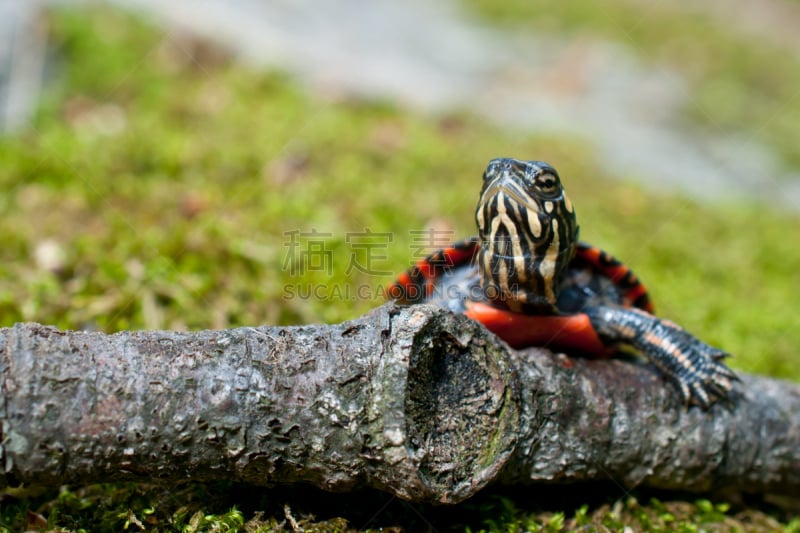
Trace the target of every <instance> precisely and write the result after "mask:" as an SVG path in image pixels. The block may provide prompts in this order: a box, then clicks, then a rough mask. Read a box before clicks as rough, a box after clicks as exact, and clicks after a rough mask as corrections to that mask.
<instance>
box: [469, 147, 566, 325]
mask: <svg viewBox="0 0 800 533" xmlns="http://www.w3.org/2000/svg"><path fill="white" fill-rule="evenodd" d="M475 219H476V221H477V223H478V232H479V233H480V240H481V247H480V253H479V255H478V267H479V269H480V272H481V287H482V289H483V291H484V294H486V296H487V297H488V298H489V299H490V300H492V301H493V302H495V303H498V304H501V305H504V306H506V307H508V308H509V309H510V310H512V311H517V312H538V313H550V312H555V310H556V308H555V304H556V299H557V298H558V284H559V283H560V281H561V277H562V275H563V273H564V271H565V269H566V266H567V264H568V263H569V261H570V260H571V259H572V256H573V255H574V253H575V244H576V243H577V240H578V223H577V219H576V217H575V211H574V209H573V208H572V203H571V202H570V200H569V198H568V197H567V194H566V192H565V191H564V187H563V186H562V185H561V180H560V179H559V177H558V172H556V169H554V168H553V167H551V166H550V165H548V164H547V163H544V162H541V161H520V160H517V159H510V158H499V159H493V160H492V161H490V162H489V165H488V166H487V167H486V172H484V174H483V187H482V189H481V196H480V200H479V201H478V208H477V210H476V212H475Z"/></svg>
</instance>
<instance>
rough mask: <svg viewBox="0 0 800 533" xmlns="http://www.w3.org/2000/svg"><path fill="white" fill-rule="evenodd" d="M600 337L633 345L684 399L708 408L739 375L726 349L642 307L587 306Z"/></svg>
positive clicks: (721, 396) (606, 340) (610, 341)
mask: <svg viewBox="0 0 800 533" xmlns="http://www.w3.org/2000/svg"><path fill="white" fill-rule="evenodd" d="M584 312H585V313H586V314H587V315H589V320H590V322H591V324H592V326H593V327H594V329H595V331H597V333H598V335H599V336H600V338H601V339H602V340H603V341H605V342H608V343H610V344H611V343H625V344H628V345H630V346H633V347H634V348H636V349H637V350H638V351H640V352H641V353H642V354H643V355H644V356H646V357H647V359H648V360H650V361H651V362H652V363H653V364H655V365H656V366H658V367H659V368H660V369H661V371H662V372H663V373H664V374H665V375H666V376H667V377H668V378H669V379H671V380H673V381H674V382H675V383H676V384H677V386H678V389H679V390H680V393H681V396H682V397H683V400H684V402H685V403H686V405H687V406H688V405H689V404H696V405H699V406H701V407H702V408H704V409H707V408H708V407H710V406H711V404H713V403H714V402H715V401H717V400H720V399H723V398H725V396H726V394H727V393H728V391H730V390H731V388H732V387H733V382H734V381H737V380H738V378H737V377H736V374H734V373H733V371H732V370H731V369H730V368H728V367H727V366H726V365H725V363H724V362H723V359H724V358H725V357H727V356H728V354H727V353H725V352H724V351H722V350H720V349H718V348H714V347H713V346H709V345H708V344H705V343H704V342H702V341H700V340H699V339H697V338H696V337H694V336H693V335H691V334H690V333H689V332H687V331H686V330H684V329H683V328H681V327H680V326H678V325H677V324H674V323H672V322H670V321H669V320H663V319H660V318H657V317H655V316H653V315H651V314H649V313H646V312H644V311H641V310H639V309H630V308H622V307H616V306H596V307H589V308H587V309H584Z"/></svg>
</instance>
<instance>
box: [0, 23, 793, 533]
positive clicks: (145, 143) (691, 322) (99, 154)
mask: <svg viewBox="0 0 800 533" xmlns="http://www.w3.org/2000/svg"><path fill="white" fill-rule="evenodd" d="M52 30H53V34H54V39H53V41H54V44H55V45H56V47H57V51H58V57H59V58H61V60H62V61H61V62H60V63H59V64H57V65H56V69H55V72H56V73H57V76H56V81H55V84H54V86H53V87H52V88H51V90H50V92H49V93H48V95H47V98H46V101H45V103H44V104H43V106H42V109H41V111H40V113H39V115H38V117H37V119H36V122H35V124H34V125H33V127H31V128H30V129H29V130H27V131H24V132H22V133H20V134H18V135H16V136H13V137H9V138H6V139H4V140H2V141H0V161H3V164H2V166H0V187H2V190H3V191H4V194H3V195H0V242H3V246H2V247H0V324H2V325H10V324H12V323H14V322H16V321H38V322H43V323H47V324H54V325H57V326H60V327H63V328H91V329H99V330H103V331H109V332H110V331H117V330H121V329H140V328H170V329H201V328H224V327H235V326H241V325H254V324H292V323H306V322H319V321H329V322H332V321H340V320H344V319H347V318H352V317H355V316H357V315H359V314H361V313H363V312H365V311H367V310H368V309H370V308H372V307H373V306H375V305H378V304H379V303H380V302H381V298H380V295H379V294H378V292H379V291H378V289H377V288H378V287H380V286H382V285H384V284H386V283H389V282H390V281H391V280H392V278H393V276H394V273H396V272H398V271H401V270H403V269H404V268H406V267H407V266H408V265H409V264H410V263H411V261H412V259H413V258H414V257H415V256H418V254H419V253H420V252H424V251H430V250H429V249H428V250H422V251H420V250H419V248H420V244H423V245H424V244H425V243H419V242H417V241H415V238H416V237H415V234H412V233H411V231H414V230H424V229H425V228H439V229H446V228H452V230H453V232H454V233H453V236H454V237H461V236H467V235H470V234H472V233H473V232H474V221H473V219H472V216H473V209H474V203H475V201H476V195H477V188H478V186H479V181H480V176H481V172H482V169H483V167H484V165H485V163H486V161H487V160H489V159H490V158H492V157H496V156H499V155H511V156H517V157H523V158H537V159H543V160H546V161H549V162H551V163H553V164H554V165H555V166H556V167H557V168H558V169H559V171H560V173H561V175H562V177H563V179H564V181H565V183H566V185H567V187H568V189H569V192H570V196H571V197H572V199H573V202H574V203H575V205H576V207H577V209H578V214H579V220H580V223H581V227H582V235H583V237H584V238H585V239H586V240H588V241H591V242H594V243H597V244H600V245H602V246H603V247H604V248H606V249H608V250H610V251H613V252H614V253H615V254H616V255H618V256H619V257H621V258H623V259H625V260H626V262H628V263H629V264H631V265H632V266H633V267H634V268H635V269H636V271H637V273H638V274H639V275H640V276H641V277H642V278H643V280H644V281H645V282H646V283H647V284H648V286H649V287H650V289H651V292H652V293H653V296H654V298H655V301H656V304H657V306H658V309H659V311H660V312H661V313H662V314H664V315H666V316H669V317H670V318H672V319H674V320H676V321H678V322H680V323H682V324H684V325H685V326H687V327H688V328H689V329H690V330H692V331H693V332H695V333H696V334H698V336H700V337H701V338H703V339H705V340H707V341H709V342H711V343H714V344H717V345H720V346H722V347H724V348H726V349H728V350H729V351H731V352H733V353H734V354H735V355H736V357H735V359H734V360H733V362H732V365H733V366H735V367H736V368H738V369H743V370H748V371H754V372H760V373H766V374H770V375H774V376H782V377H786V378H790V379H795V380H800V368H798V366H797V365H796V364H794V363H793V362H792V361H793V360H796V357H797V352H796V350H797V348H798V347H799V346H800V327H798V326H800V323H799V321H798V318H797V314H796V309H797V302H796V297H797V294H796V291H795V285H794V283H795V280H796V277H797V272H798V271H800V249H798V247H797V245H796V244H797V243H796V236H797V235H800V218H798V217H797V216H795V215H789V214H786V213H777V212H771V211H770V210H769V209H768V208H767V207H766V206H764V205H755V204H739V205H725V206H722V205H717V206H708V205H699V204H697V203H695V202H693V201H690V200H687V199H685V198H681V197H677V196H669V195H655V194H653V193H648V192H645V191H643V190H642V189H641V188H639V187H637V186H636V185H631V184H626V183H622V182H619V181H614V180H611V179H610V177H609V176H607V175H606V174H604V172H605V169H604V168H603V167H602V165H600V164H599V163H598V161H597V159H596V158H595V157H594V155H593V153H592V150H591V147H589V146H586V145H584V144H581V143H580V142H579V141H576V140H574V139H570V138H561V137H556V136H552V135H546V136H528V135H520V134H519V133H516V132H505V131H498V130H495V129H492V128H491V127H489V126H487V125H486V124H485V122H484V121H482V120H480V119H478V118H475V117H472V116H470V115H469V114H468V113H455V114H451V115H448V116H444V117H437V118H431V117H426V116H418V115H415V114H413V113H410V112H408V111H407V110H404V109H401V108H398V107H396V106H395V105H393V104H392V103H390V102H365V101H361V100H350V99H344V100H330V99H326V98H324V97H321V96H317V95H314V94H310V93H308V92H306V91H304V90H303V89H301V88H299V87H298V86H297V85H296V84H295V83H294V82H293V81H292V80H290V79H288V78H287V77H285V76H283V75H280V74H276V73H266V74H265V73H255V72H252V71H249V70H247V69H245V68H243V67H241V66H239V65H236V64H235V63H232V62H231V61H229V60H228V59H227V58H226V57H225V55H224V53H221V52H220V51H218V50H215V49H213V48H212V47H209V46H208V45H207V44H206V43H202V42H197V41H191V40H187V39H180V40H179V39H176V38H175V37H171V36H166V35H164V34H160V33H159V32H158V31H155V30H153V29H152V28H149V27H147V26H145V25H144V24H142V23H140V22H138V21H136V20H134V19H132V18H130V17H127V16H123V15H121V14H119V13H117V12H114V11H106V10H101V11H93V12H91V13H90V14H86V13H78V12H72V13H70V12H65V13H59V14H58V15H57V16H54V17H53V19H52ZM97 50H102V51H103V53H97ZM312 230H317V231H319V232H323V233H329V234H330V235H329V236H325V237H315V238H308V237H302V238H301V240H300V241H299V246H300V247H299V248H297V249H295V252H297V255H295V256H294V257H288V256H287V254H288V253H289V251H290V247H289V246H287V244H290V234H291V232H297V231H299V232H303V233H308V232H311V231H312ZM366 230H370V231H372V232H375V233H379V234H389V235H391V239H392V240H391V242H389V241H388V237H385V236H380V235H379V236H378V237H375V236H373V237H372V238H371V240H370V242H371V243H372V244H373V245H374V246H375V248H374V249H373V251H372V254H373V255H372V259H373V264H372V269H371V271H370V272H366V273H365V272H360V271H359V270H358V269H352V271H350V272H349V273H348V267H349V266H351V261H352V260H353V259H355V260H357V261H359V262H361V263H365V262H366V261H367V257H366V255H365V253H366V252H365V251H364V249H363V248H358V244H359V243H360V244H363V243H364V241H363V233H364V232H365V231H366ZM359 234H362V235H359ZM359 239H362V240H359ZM314 246H318V247H320V248H314ZM423 248H424V246H423ZM315 250H316V251H317V252H320V253H322V255H319V254H317V253H316V252H315ZM303 252H308V253H311V255H306V256H303V255H302V253H303ZM327 252H329V253H330V255H329V256H327V255H324V254H325V253H327ZM304 257H305V259H310V258H316V259H320V258H323V259H324V258H329V260H328V259H325V260H326V261H329V262H328V263H324V264H322V265H321V266H322V268H320V269H317V268H315V266H316V265H314V264H304V263H303V259H304ZM287 259H288V261H287ZM328 266H330V273H329V272H328V271H327V267H328ZM304 267H305V268H304ZM293 268H294V270H295V272H292V270H293ZM309 286H316V287H320V286H322V287H323V290H322V291H321V292H320V293H318V294H317V296H319V297H310V298H299V297H295V298H288V297H287V296H288V295H289V294H290V292H291V293H293V294H295V295H296V294H297V293H298V291H300V290H301V289H304V288H308V287H309ZM362 288H363V289H362ZM347 291H350V293H356V294H355V296H358V297H353V298H350V297H348V293H347ZM358 291H362V292H361V293H360V294H357V292H358ZM253 492H256V493H258V494H262V493H260V492H259V491H253V490H252V489H249V490H238V491H237V490H233V489H229V488H226V487H223V488H218V487H214V486H212V487H193V486H189V487H186V488H184V489H181V490H180V491H169V493H168V494H165V491H163V489H158V488H154V487H149V486H140V485H112V486H96V487H88V488H80V489H79V488H70V489H66V488H65V489H63V490H62V491H61V492H59V491H55V490H54V491H45V492H43V493H41V494H37V493H29V492H21V493H20V492H14V491H10V492H7V493H6V494H5V495H4V496H3V498H4V500H3V502H4V504H3V506H2V509H0V526H4V527H7V528H9V529H10V530H15V529H19V528H21V527H22V524H23V523H24V521H25V520H26V515H25V512H26V510H31V511H35V512H37V513H39V514H40V515H41V517H42V519H43V520H45V521H46V522H47V524H48V526H49V527H51V528H56V527H64V528H68V529H80V528H85V529H87V530H103V529H105V530H120V529H121V528H123V527H124V526H125V524H126V523H127V524H128V529H131V530H136V529H138V525H137V521H138V522H139V523H141V524H143V525H144V527H149V528H157V529H159V530H164V531H180V530H186V531H190V530H212V529H213V528H214V527H215V524H216V527H217V528H218V529H217V530H225V528H230V529H236V528H237V527H239V524H240V523H241V522H242V521H245V522H248V523H249V524H250V525H249V526H247V527H249V528H250V530H258V528H259V527H261V526H263V527H264V528H265V530H271V529H270V528H273V529H274V528H276V527H277V524H279V523H281V522H282V521H285V520H287V519H286V517H285V511H284V510H283V507H282V504H283V502H284V500H283V498H284V494H283V493H282V492H279V493H274V492H267V491H265V492H263V495H264V496H263V498H262V499H260V500H259V499H258V498H256V501H255V502H254V501H253V494H252V493H253ZM571 496H572V501H571V502H570V503H569V504H568V505H566V506H564V505H560V504H557V503H553V504H552V505H550V504H539V505H536V504H531V503H530V502H532V501H535V502H539V501H543V500H541V499H530V500H529V499H525V498H524V497H519V496H517V497H514V496H503V497H500V496H492V495H491V494H489V495H486V496H481V498H479V499H477V500H475V501H474V502H472V503H469V504H468V506H466V507H460V508H459V509H460V510H458V509H457V510H455V511H442V510H441V509H440V510H429V509H426V510H425V513H430V514H425V516H426V517H428V516H430V517H433V518H430V519H431V520H435V517H440V518H438V519H436V520H440V521H441V522H436V523H437V524H439V527H440V529H444V525H446V524H447V523H448V522H447V520H449V519H455V517H459V516H460V514H461V513H462V512H463V513H467V511H469V512H468V513H467V515H468V516H469V517H470V520H471V521H470V522H468V523H467V522H458V523H459V524H463V525H464V526H465V527H466V526H467V525H469V527H471V528H472V530H473V531H477V530H480V529H486V530H491V531H499V530H504V531H505V530H507V531H518V530H523V529H524V528H525V527H529V526H533V525H542V526H543V527H544V526H546V528H547V529H548V530H554V531H559V530H561V529H563V528H569V527H578V526H579V525H580V524H581V523H582V522H581V521H583V520H590V521H593V522H591V523H592V524H601V523H602V524H606V525H607V526H608V527H617V525H619V524H632V527H640V526H641V527H644V526H642V524H644V523H645V522H643V520H645V519H646V520H650V523H655V522H654V521H656V520H661V522H659V524H660V523H662V522H663V528H662V530H665V531H666V530H691V529H687V528H689V525H690V524H692V523H694V522H696V521H698V520H700V519H701V518H703V517H706V518H707V517H709V516H713V517H716V518H715V520H716V521H717V522H721V521H722V522H724V520H729V519H730V520H734V519H735V520H741V517H740V514H737V513H741V512H753V513H756V514H758V516H759V517H760V518H759V519H760V520H769V518H768V517H767V516H766V515H763V514H759V513H758V512H757V511H747V510H746V508H744V510H741V509H735V510H733V511H730V512H727V509H723V508H722V507H719V505H723V506H724V504H722V503H720V502H716V503H715V504H708V505H711V508H710V510H709V508H708V505H706V504H701V503H698V502H694V501H692V502H683V501H672V502H670V501H667V502H666V503H663V504H662V503H658V502H657V503H653V502H650V503H648V504H646V505H641V506H640V505H639V503H638V502H637V500H628V499H626V498H625V497H624V495H617V496H616V497H613V498H612V497H611V496H609V497H608V498H606V499H600V500H598V499H597V498H596V497H592V498H590V497H589V496H588V495H587V496H586V501H590V502H591V506H590V507H587V508H585V509H584V508H583V507H580V506H581V505H582V504H583V503H585V502H575V501H574V494H573V495H571ZM314 498H320V497H319V495H315V496H314ZM618 498H621V499H619V500H618V501H619V502H621V503H617V504H615V503H614V501H615V500H616V499H618ZM643 498H644V500H643V501H647V500H648V498H647V497H646V496H643ZM322 499H323V500H324V499H325V498H322ZM336 501H337V502H341V501H342V500H336ZM344 501H347V500H346V499H345V500H344ZM9 502H10V503H9ZM297 502H299V503H297ZM358 502H360V500H358ZM358 502H357V501H355V500H353V501H351V502H350V505H351V506H356V507H357V506H358V505H357V503H358ZM381 505H382V504H381ZM403 505H405V504H402V505H401V504H400V503H396V505H395V507H397V509H396V510H395V511H394V512H393V513H391V514H388V515H386V514H384V515H381V516H380V517H378V518H377V519H376V520H374V521H373V522H368V520H369V519H370V516H369V515H366V516H364V515H359V514H358V513H356V512H354V513H353V514H348V515H347V517H348V518H347V519H348V520H350V523H349V526H350V527H356V528H359V527H361V525H362V524H367V525H368V527H379V526H392V525H396V524H401V525H402V524H406V525H408V524H417V525H420V524H421V523H420V521H419V517H418V516H417V515H416V514H415V513H414V510H413V509H412V508H411V507H408V506H407V507H403ZM548 505H550V506H549V507H548ZM665 505H666V507H664V509H666V510H664V511H662V507H663V506H665ZM470 506H471V507H470ZM659 506H662V507H659ZM290 507H291V509H296V508H298V507H299V508H303V509H306V511H303V512H300V511H296V513H297V516H296V517H295V518H296V519H298V520H301V521H303V520H305V522H303V523H304V524H306V525H314V524H317V526H315V527H318V528H319V529H320V530H327V531H332V530H343V529H344V527H345V526H344V525H343V524H344V523H345V522H344V521H345V518H344V517H342V516H340V515H337V514H336V511H334V512H333V513H332V514H330V515H324V513H323V514H320V513H318V510H317V507H315V505H311V504H309V502H308V501H305V500H304V499H303V496H302V493H301V494H300V496H295V497H294V499H293V500H292V504H291V506H290ZM344 507H346V505H345V506H344ZM234 508H236V509H242V511H238V510H232V509H234ZM377 508H380V506H376V507H375V509H377ZM581 509H583V510H581ZM676 509H680V510H681V511H680V512H678V511H676ZM258 510H266V513H267V514H265V515H264V516H262V518H260V519H259V518H257V517H256V515H255V512H256V511H258ZM341 512H342V513H344V511H341ZM448 512H450V513H451V514H447V513H448ZM559 513H561V514H559ZM665 513H666V514H665ZM681 513H683V514H681ZM311 514H317V515H318V516H317V518H316V519H312V518H310V515H311ZM662 515H663V516H662ZM667 515H670V516H672V517H673V518H672V519H669V520H668V519H667V518H664V516H667ZM442 516H444V517H445V518H441V517H442ZM720 516H724V517H725V518H724V519H722V518H720ZM354 517H358V518H354ZM643 517H644V518H643ZM737 517H738V518H737ZM27 519H28V520H30V517H28V518H27ZM458 519H459V520H460V518H458ZM703 519H704V520H705V518H703ZM717 519H718V520H717ZM254 520H255V521H254ZM709 520H711V519H710V518H709ZM262 522H263V524H262ZM329 522H330V523H329ZM192 524H194V525H192ZM443 524H444V525H443ZM422 525H424V524H422ZM784 525H786V526H787V527H790V528H791V527H794V528H795V530H796V529H797V524H796V523H788V522H787V523H785V524H784ZM684 526H685V527H684ZM287 527H288V526H287ZM408 527H409V529H412V528H411V527H410V526H408ZM659 527H661V526H659ZM192 528H194V529H192ZM765 529H769V528H767V527H766V526H765Z"/></svg>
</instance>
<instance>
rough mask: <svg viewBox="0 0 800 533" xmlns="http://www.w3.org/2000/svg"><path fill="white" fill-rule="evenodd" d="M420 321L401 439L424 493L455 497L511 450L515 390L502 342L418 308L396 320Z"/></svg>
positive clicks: (460, 319)
mask: <svg viewBox="0 0 800 533" xmlns="http://www.w3.org/2000/svg"><path fill="white" fill-rule="evenodd" d="M420 321H424V322H425V325H424V326H423V327H421V328H420V329H419V330H418V331H417V332H416V334H415V335H414V337H413V343H412V348H411V351H410V355H411V359H410V361H409V376H408V389H407V394H406V419H407V437H406V438H407V440H406V446H407V449H408V453H409V454H410V455H411V457H413V458H414V460H415V461H416V462H417V465H418V467H417V468H418V473H419V475H420V477H421V480H422V481H423V483H424V484H425V485H427V487H428V489H429V490H430V491H431V494H436V495H438V496H437V498H438V501H439V502H441V503H456V502H458V501H461V500H463V499H465V498H467V497H469V496H471V495H473V494H474V493H475V491H476V490H477V489H478V488H480V487H482V486H483V485H485V484H486V483H488V482H489V481H491V480H492V479H494V477H495V476H496V475H497V473H498V472H499V470H500V469H501V468H502V467H503V465H505V463H506V461H507V460H508V458H509V456H510V455H511V453H512V451H513V449H514V446H515V444H516V433H517V432H516V431H515V427H516V426H517V424H518V420H519V407H518V405H519V401H518V396H519V395H518V391H517V390H516V380H515V379H513V375H512V374H513V373H512V370H511V368H510V364H509V361H508V357H506V356H505V355H504V354H505V353H506V350H507V348H506V347H505V346H504V345H503V344H501V343H500V342H499V341H498V340H497V339H496V338H495V337H494V336H491V335H489V334H488V333H487V331H486V330H485V329H484V328H483V327H481V326H480V325H479V324H477V323H475V322H473V321H472V320H470V319H468V318H466V317H464V316H462V315H453V314H451V313H447V312H444V311H443V310H441V309H435V308H424V307H415V308H411V309H407V310H403V311H401V313H400V316H398V317H397V319H396V323H403V322H405V323H407V324H412V325H413V324H415V323H420Z"/></svg>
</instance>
